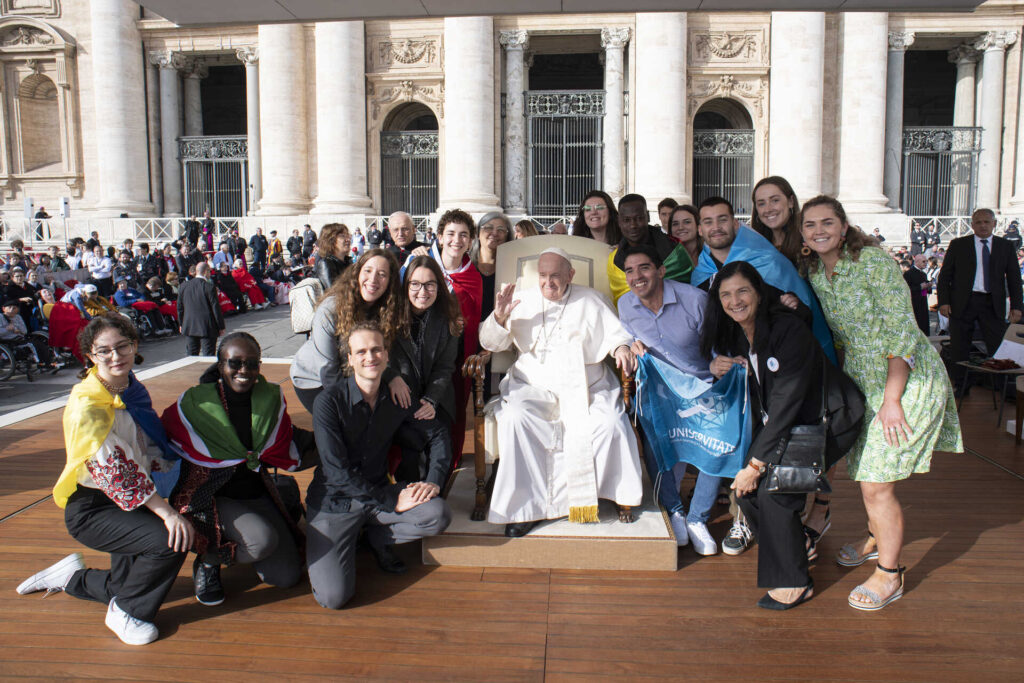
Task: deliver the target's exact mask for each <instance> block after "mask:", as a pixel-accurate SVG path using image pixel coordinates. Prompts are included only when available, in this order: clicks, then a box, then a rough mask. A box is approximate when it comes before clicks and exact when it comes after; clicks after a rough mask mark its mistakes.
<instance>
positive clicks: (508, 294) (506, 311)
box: [494, 283, 519, 327]
mask: <svg viewBox="0 0 1024 683" xmlns="http://www.w3.org/2000/svg"><path fill="white" fill-rule="evenodd" d="M515 291H516V286H515V285H514V284H512V283H507V284H504V285H502V286H501V290H499V291H498V296H497V297H495V300H494V321H495V322H496V323H498V324H499V325H501V326H502V327H504V326H505V323H506V322H508V317H509V316H510V315H511V314H512V309H514V308H515V307H516V306H518V305H519V299H514V300H513V299H512V296H513V295H514V294H515Z"/></svg>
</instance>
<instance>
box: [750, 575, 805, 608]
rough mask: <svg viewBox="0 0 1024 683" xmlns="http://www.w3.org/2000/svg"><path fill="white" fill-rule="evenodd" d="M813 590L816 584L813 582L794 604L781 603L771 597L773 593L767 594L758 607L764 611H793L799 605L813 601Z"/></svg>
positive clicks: (758, 603)
mask: <svg viewBox="0 0 1024 683" xmlns="http://www.w3.org/2000/svg"><path fill="white" fill-rule="evenodd" d="M813 589H814V582H813V581H811V582H810V583H808V584H807V586H806V587H805V588H804V591H803V593H801V594H800V597H798V598H797V599H796V600H794V601H793V602H779V601H778V600H776V599H775V598H773V597H772V596H771V593H765V594H764V596H763V597H762V598H761V599H760V600H758V601H757V606H758V607H762V608H764V609H772V610H776V611H782V610H787V609H793V608H794V607H796V606H797V605H799V604H801V603H804V602H807V601H808V600H810V599H811V595H810V593H811V591H812V590H813Z"/></svg>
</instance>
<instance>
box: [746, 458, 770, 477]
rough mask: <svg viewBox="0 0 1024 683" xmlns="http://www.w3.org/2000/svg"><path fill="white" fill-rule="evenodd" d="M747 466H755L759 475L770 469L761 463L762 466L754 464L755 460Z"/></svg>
mask: <svg viewBox="0 0 1024 683" xmlns="http://www.w3.org/2000/svg"><path fill="white" fill-rule="evenodd" d="M747 467H753V468H754V470H755V471H756V472H757V474H758V476H761V475H763V474H764V472H765V470H766V469H768V466H767V465H761V466H760V467H758V466H757V465H755V464H754V461H753V460H751V461H750V462H748V463H747Z"/></svg>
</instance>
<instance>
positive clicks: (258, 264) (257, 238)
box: [249, 228, 270, 273]
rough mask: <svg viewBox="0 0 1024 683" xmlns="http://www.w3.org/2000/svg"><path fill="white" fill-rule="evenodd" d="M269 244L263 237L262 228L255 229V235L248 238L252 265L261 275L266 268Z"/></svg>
mask: <svg viewBox="0 0 1024 683" xmlns="http://www.w3.org/2000/svg"><path fill="white" fill-rule="evenodd" d="M269 247H270V243H269V242H267V238H266V237H265V236H264V235H263V228H256V234H255V235H253V236H252V237H250V238H249V248H250V249H252V265H253V266H254V267H255V268H256V271H257V272H258V273H263V271H264V269H265V268H266V267H267V249H268V248H269Z"/></svg>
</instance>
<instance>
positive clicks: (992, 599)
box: [0, 365, 1024, 683]
mask: <svg viewBox="0 0 1024 683" xmlns="http://www.w3.org/2000/svg"><path fill="white" fill-rule="evenodd" d="M201 369H202V366H199V365H191V366H187V367H183V368H180V369H177V370H174V371H172V372H169V373H167V374H164V375H161V376H160V377H159V378H154V379H150V380H147V381H146V384H147V386H148V387H149V388H150V391H151V393H152V395H153V398H154V404H155V406H156V407H157V409H158V410H162V409H163V407H164V406H166V405H168V404H169V403H170V402H171V401H173V400H174V399H175V398H176V397H177V395H178V394H179V393H180V392H181V391H182V390H183V389H185V388H186V387H188V386H189V385H190V384H191V383H192V382H193V381H194V380H195V378H197V377H198V375H199V372H200V370H201ZM264 370H265V373H266V374H267V376H268V377H269V378H270V379H271V380H272V381H286V380H287V367H286V366H284V365H267V366H265V368H264ZM286 390H287V391H288V392H289V396H290V397H291V398H290V406H291V411H292V415H293V417H294V419H295V422H296V423H297V424H299V425H301V426H306V427H308V426H310V419H309V416H308V415H307V414H306V413H305V412H304V411H303V410H302V409H301V406H300V405H299V403H298V401H297V400H294V395H293V394H291V393H290V392H291V387H290V386H288V385H287V384H286ZM60 416H61V411H60V410H59V409H57V410H52V411H50V412H48V413H45V414H41V415H39V416H36V417H31V418H29V419H25V420H22V421H20V422H17V423H15V424H9V425H8V426H5V427H3V428H2V429H0V678H2V679H4V680H7V679H15V678H36V679H43V680H66V679H85V678H103V679H108V680H112V679H118V680H131V681H149V680H153V681H218V682H219V681H243V680H244V681H263V680H268V681H269V680H273V681H292V680H307V679H314V678H322V679H330V680H339V679H359V680H404V681H425V680H467V681H499V680H529V681H540V680H551V681H563V680H577V681H593V680H599V679H600V680H630V681H632V680H639V679H643V678H657V679H662V680H684V679H694V680H718V681H747V680H750V681H753V680H757V681H764V680H783V681H796V680H806V681H839V680H842V681H853V680H870V681H883V680H884V681H985V682H986V683H992V682H995V681H1022V680H1024V635H1022V634H1024V477H1022V474H1021V473H1024V448H1021V447H1015V446H1014V441H1013V437H1012V436H1011V435H1009V434H1006V433H1005V432H1000V431H997V430H996V429H995V428H994V427H993V425H992V422H993V417H994V415H993V412H992V408H991V400H990V398H989V396H988V395H987V393H986V392H984V391H982V390H980V389H975V390H974V392H973V393H972V395H971V396H970V397H969V398H968V399H967V400H966V401H965V403H964V407H963V414H962V419H963V422H964V432H965V441H966V444H967V447H968V449H969V452H968V453H967V454H965V455H962V456H951V455H947V454H939V455H937V456H936V457H935V458H934V460H933V471H932V472H931V473H930V474H928V475H923V476H918V477H915V478H912V479H911V480H909V481H907V482H906V483H904V484H902V485H901V486H900V488H899V494H900V498H901V500H902V502H903V504H904V507H905V508H906V515H907V523H908V527H907V548H906V551H905V555H904V563H905V564H906V565H907V567H908V573H907V594H906V596H905V597H904V598H903V599H902V600H900V601H898V602H896V603H894V604H893V605H892V606H890V607H889V608H887V609H885V610H883V611H882V612H879V613H874V614H873V613H862V612H857V611H855V610H853V609H851V608H850V607H848V606H847V604H846V597H847V595H848V593H849V592H850V590H851V589H852V588H853V587H854V586H855V585H856V584H857V583H859V581H860V580H861V579H863V578H865V577H866V576H867V575H868V573H869V568H868V567H866V566H865V567H861V568H858V569H852V570H851V569H841V568H839V567H838V566H836V565H835V564H834V563H833V562H832V561H831V558H832V557H833V556H834V554H835V552H836V550H837V549H838V548H839V546H841V545H842V544H843V543H845V542H849V541H853V540H854V539H855V538H859V537H860V536H861V535H862V534H863V533H864V531H865V516H864V511H863V507H862V505H861V502H860V497H859V493H858V490H857V488H856V486H855V485H854V484H853V483H852V482H850V481H848V480H846V478H845V476H843V475H841V476H840V477H839V480H838V481H837V482H836V495H835V496H834V498H833V512H832V514H833V528H832V530H831V531H830V532H829V533H828V535H827V536H826V537H825V539H824V541H823V543H822V546H821V559H820V560H819V564H818V566H817V567H816V568H815V569H814V570H813V572H812V575H813V577H814V580H815V583H816V595H815V597H814V598H813V599H812V600H811V601H810V602H809V603H807V604H806V605H804V606H801V607H799V608H798V609H795V610H793V611H790V612H782V613H773V612H767V611H764V610H760V609H758V608H757V607H756V606H755V604H754V603H755V602H756V601H757V599H758V598H759V597H760V596H761V594H762V593H763V591H761V590H759V589H758V588H757V587H756V582H755V567H756V561H757V557H756V555H757V553H756V550H754V551H748V552H747V553H745V554H743V555H741V556H739V557H727V556H724V555H718V556H714V557H709V558H700V557H698V556H697V555H696V554H695V553H694V552H693V550H692V549H691V548H689V547H687V548H682V549H680V551H679V569H678V571H676V572H632V571H600V572H597V571H581V570H539V569H517V570H510V569H496V568H459V567H433V566H424V565H422V564H421V563H420V561H419V557H420V548H419V545H418V544H416V545H412V546H407V547H403V548H401V550H400V552H401V554H402V555H403V557H405V558H406V560H407V561H408V562H409V563H410V571H409V573H408V574H405V575H404V576H397V577H396V576H390V575H384V574H382V573H380V572H379V571H378V570H377V567H376V565H375V563H374V562H373V559H372V557H371V556H370V555H369V554H368V552H365V551H364V552H362V553H361V554H360V557H359V579H358V588H357V594H356V597H355V599H354V600H353V602H352V603H351V605H350V606H349V607H347V608H346V609H343V610H340V611H336V612H332V611H328V610H324V609H322V608H321V607H319V606H318V605H317V604H316V602H315V601H314V600H313V598H312V596H311V594H310V591H309V585H308V583H303V584H300V585H299V586H297V587H295V588H293V589H290V590H277V589H272V588H268V587H265V586H259V585H257V579H256V577H255V574H254V573H253V572H252V570H251V569H250V568H248V567H244V566H241V567H232V568H230V569H227V570H225V571H224V577H225V583H226V588H227V591H228V599H227V601H226V602H225V603H224V604H223V605H221V606H219V607H204V606H202V605H200V604H198V603H197V602H196V601H195V599H194V598H193V595H192V581H191V576H190V567H191V561H189V562H186V566H185V568H184V569H183V570H182V574H181V576H180V577H179V579H178V582H177V583H176V584H175V586H174V589H173V590H172V592H171V594H170V596H169V599H168V601H167V603H166V604H165V605H164V608H163V609H162V610H161V612H160V614H159V615H158V617H157V625H158V626H159V628H160V632H161V638H160V640H158V641H157V642H156V643H153V644H152V645H149V646H146V647H141V648H139V647H135V648H133V647H129V646H126V645H122V644H121V643H120V641H118V640H117V639H116V638H115V637H114V636H113V635H112V634H111V633H110V632H109V631H108V630H107V629H106V627H105V626H104V625H103V616H104V609H103V607H102V606H101V605H98V604H96V603H89V602H84V601H80V600H75V599H73V598H70V597H68V596H66V595H55V596H52V597H50V598H48V599H45V600H44V599H43V598H42V597H41V595H42V594H39V593H37V594H34V595H30V596H18V595H17V594H16V593H15V591H14V588H15V586H17V584H18V583H19V582H20V581H21V580H22V579H24V578H25V577H26V576H28V575H29V574H31V573H33V572H35V571H37V570H39V569H41V568H43V567H45V566H47V565H49V564H50V563H52V562H54V561H56V560H57V559H60V558H61V557H63V556H64V555H66V554H67V553H69V552H72V551H74V550H82V548H81V547H80V546H79V545H78V544H77V543H76V542H75V541H74V540H73V539H71V538H70V536H69V535H68V533H67V531H66V530H65V528H64V523H63V515H62V513H61V511H60V510H59V509H58V508H57V507H56V506H55V505H54V504H53V502H52V500H50V498H49V492H50V487H51V485H52V483H53V481H54V479H55V478H56V476H57V474H58V472H59V471H60V469H61V467H62V465H63V462H64V453H63V445H62V444H63V441H62V437H61V429H60ZM0 424H3V422H2V421H0ZM308 478H309V475H308V473H306V474H304V475H303V476H302V477H301V481H302V485H303V487H304V485H305V482H306V481H308ZM726 515H727V512H726V511H725V510H724V509H718V508H716V510H715V520H714V524H713V525H712V533H713V534H714V536H715V537H716V538H718V539H720V538H721V537H722V536H723V535H724V534H725V532H726V530H727V527H728V522H727V521H726ZM84 552H85V556H86V561H87V564H90V565H92V566H106V562H107V559H106V556H104V555H102V554H100V553H96V552H93V551H89V550H84Z"/></svg>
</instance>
